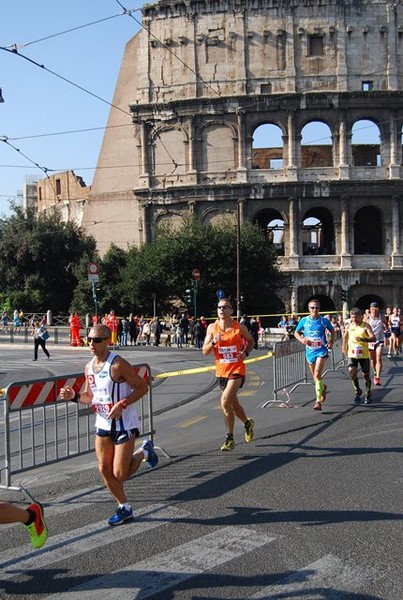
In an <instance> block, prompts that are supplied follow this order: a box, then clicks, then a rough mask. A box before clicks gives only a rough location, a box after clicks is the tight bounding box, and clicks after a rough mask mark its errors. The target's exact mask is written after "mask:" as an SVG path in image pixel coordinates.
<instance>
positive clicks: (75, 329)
mask: <svg viewBox="0 0 403 600" xmlns="http://www.w3.org/2000/svg"><path fill="white" fill-rule="evenodd" d="M69 325H70V345H71V346H81V345H82V344H81V337H80V329H81V322H80V316H79V314H78V312H74V313H73V314H72V315H71V316H70V318H69Z"/></svg>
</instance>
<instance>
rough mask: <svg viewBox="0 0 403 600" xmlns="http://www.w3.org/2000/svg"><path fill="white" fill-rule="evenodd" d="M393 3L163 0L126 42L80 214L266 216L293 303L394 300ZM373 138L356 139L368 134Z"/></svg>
mask: <svg viewBox="0 0 403 600" xmlns="http://www.w3.org/2000/svg"><path fill="white" fill-rule="evenodd" d="M402 83H403V11H402V3H401V1H400V0H395V1H393V2H388V1H385V0H367V1H363V0H354V1H351V0H337V1H336V0H200V1H199V0H184V1H182V0H175V1H174V0H161V1H160V2H157V3H155V4H148V5H145V6H144V7H143V10H142V27H141V29H140V31H139V32H138V33H137V34H136V35H135V36H134V37H133V38H132V39H131V40H130V41H129V42H128V44H127V46H126V49H125V53H124V57H123V61H122V66H121V70H120V74H119V77H118V81H117V85H116V90H115V95H114V98H113V108H112V109H111V111H110V116H109V120H108V127H107V129H106V133H105V136H104V140H103V144H102V148H101V151H100V155H99V160H98V165H97V169H96V173H95V177H94V182H93V185H92V189H91V193H90V195H89V197H88V199H87V201H86V204H85V207H84V212H83V225H84V226H85V227H86V229H87V231H88V232H89V233H91V234H93V235H94V236H95V238H96V239H97V241H98V244H99V248H100V250H101V252H102V251H105V250H106V248H107V247H108V246H109V244H110V243H111V242H114V243H117V244H119V245H121V246H126V245H127V244H133V243H134V244H141V243H147V242H150V241H152V239H153V235H154V228H155V225H156V224H157V223H159V222H161V221H162V220H167V219H168V220H170V221H171V222H175V221H178V220H180V219H181V217H182V215H183V214H184V213H185V212H188V211H191V212H193V213H195V214H197V215H198V216H199V217H200V218H201V219H203V220H204V221H205V222H214V221H216V220H217V219H222V218H223V217H226V218H232V219H234V218H236V215H239V216H240V219H241V221H242V220H249V221H251V222H253V223H258V224H259V225H260V226H261V227H262V228H263V229H264V230H265V231H266V232H267V235H268V236H269V237H270V239H272V240H273V243H274V244H275V247H276V250H277V253H278V263H279V266H280V268H281V270H282V271H283V272H284V274H285V275H286V280H287V285H286V286H285V287H284V289H283V290H282V300H283V302H284V307H285V309H286V310H289V311H292V312H300V311H303V310H304V309H306V306H307V302H308V300H309V299H310V298H312V296H317V297H319V298H320V300H321V303H322V308H325V309H326V310H328V311H330V310H332V311H333V310H341V309H342V308H343V302H344V308H346V307H347V302H348V304H349V305H358V306H361V307H363V308H364V307H367V306H368V305H369V302H370V301H373V300H377V301H378V302H379V303H380V305H381V307H385V306H386V305H401V304H402V301H403V297H402V291H401V289H402V286H401V281H402V269H403V256H402V252H401V244H402V239H401V233H400V232H401V230H402V229H403V228H402V227H401V225H402V220H403V211H402V195H403V188H402V183H401V173H402V125H403V103H402V100H403V93H402ZM363 131H364V133H368V136H367V137H370V138H371V139H370V140H369V141H368V140H366V141H365V140H364V141H362V139H360V132H361V134H362V132H363Z"/></svg>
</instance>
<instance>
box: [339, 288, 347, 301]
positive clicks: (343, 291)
mask: <svg viewBox="0 0 403 600" xmlns="http://www.w3.org/2000/svg"><path fill="white" fill-rule="evenodd" d="M341 299H342V301H343V302H347V300H348V291H347V290H341Z"/></svg>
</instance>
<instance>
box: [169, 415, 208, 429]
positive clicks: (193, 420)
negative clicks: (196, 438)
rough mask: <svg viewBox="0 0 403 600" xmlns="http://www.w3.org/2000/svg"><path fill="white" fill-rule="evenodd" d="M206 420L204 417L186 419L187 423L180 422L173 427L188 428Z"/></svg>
mask: <svg viewBox="0 0 403 600" xmlns="http://www.w3.org/2000/svg"><path fill="white" fill-rule="evenodd" d="M204 419H207V416H204V417H194V418H193V419H187V421H182V422H181V423H178V424H177V425H175V427H189V426H190V425H196V423H200V421H204Z"/></svg>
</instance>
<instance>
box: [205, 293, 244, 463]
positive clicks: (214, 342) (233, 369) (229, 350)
mask: <svg viewBox="0 0 403 600" xmlns="http://www.w3.org/2000/svg"><path fill="white" fill-rule="evenodd" d="M217 309H218V320H217V321H215V322H214V323H211V324H210V325H209V326H208V328H207V333H206V337H205V340H204V344H203V348H202V351H203V354H205V355H207V354H210V353H211V352H214V355H215V361H216V376H217V379H218V382H219V385H220V388H221V391H222V394H221V410H222V412H223V414H224V421H225V425H226V428H227V436H226V439H225V441H224V443H223V445H222V446H221V450H222V451H224V452H229V451H231V450H233V448H234V446H235V440H234V423H235V417H238V419H240V420H241V421H242V423H243V424H244V426H245V441H246V442H251V441H252V440H253V427H254V421H253V419H251V418H248V417H247V416H246V414H245V411H244V409H243V407H242V406H241V404H240V403H239V400H238V396H237V394H238V390H239V389H240V388H241V387H242V386H243V384H244V382H245V374H246V367H245V363H244V360H245V358H246V357H247V356H248V355H249V352H251V351H252V350H253V348H254V345H255V342H254V339H253V337H252V336H251V334H250V333H249V331H248V330H247V328H246V326H245V325H243V324H242V323H238V321H234V320H233V319H232V318H231V315H232V305H231V302H230V301H229V300H228V299H226V298H222V299H221V300H220V301H219V302H218V306H217Z"/></svg>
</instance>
